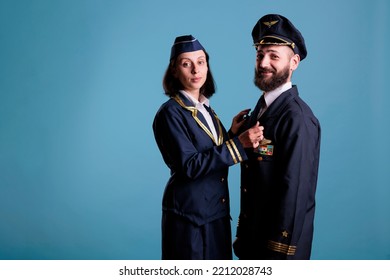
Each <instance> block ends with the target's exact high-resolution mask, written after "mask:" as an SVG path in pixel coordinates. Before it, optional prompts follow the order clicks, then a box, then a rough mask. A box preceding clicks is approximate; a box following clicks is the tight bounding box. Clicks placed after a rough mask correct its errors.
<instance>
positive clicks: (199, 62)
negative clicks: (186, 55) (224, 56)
mask: <svg viewBox="0 0 390 280" xmlns="http://www.w3.org/2000/svg"><path fill="white" fill-rule="evenodd" d="M205 63H206V61H204V60H200V61H198V64H199V65H204V64H205Z"/></svg>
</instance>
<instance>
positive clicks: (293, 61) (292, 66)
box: [290, 54, 301, 71]
mask: <svg viewBox="0 0 390 280" xmlns="http://www.w3.org/2000/svg"><path fill="white" fill-rule="evenodd" d="M300 61H301V57H300V56H299V54H294V55H293V56H292V57H291V59H290V69H291V70H292V71H295V70H296V69H297V68H298V65H299V62H300Z"/></svg>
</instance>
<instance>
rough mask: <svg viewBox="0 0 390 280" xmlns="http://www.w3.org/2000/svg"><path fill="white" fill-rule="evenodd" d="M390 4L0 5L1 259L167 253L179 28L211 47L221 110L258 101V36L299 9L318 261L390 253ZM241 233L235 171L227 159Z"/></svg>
mask: <svg viewBox="0 0 390 280" xmlns="http://www.w3.org/2000/svg"><path fill="white" fill-rule="evenodd" d="M389 3H390V2H389V1H387V0H373V1H354V0H337V1H336V0H329V1H320V2H318V1H311V0H300V1H299V0H297V1H291V0H275V1H266V0H245V1H233V0H232V1H229V0H224V1H217V0H212V1H210V0H200V1H196V2H193V1H183V0H167V1H157V0H156V1H152V0H133V1H129V0H114V1H112V0H66V1H65V0H63V1H61V0H57V1H50V0H37V1H27V0H26V1H23V0H15V1H14V0H2V1H1V2H0V71H1V73H0V259H3V260H4V259H5V260H6V259H159V258H160V254H161V249H160V239H161V233H160V217H161V198H162V194H163V190H164V186H165V183H166V181H167V179H168V177H169V170H168V169H167V167H166V166H165V165H164V163H163V161H162V158H161V155H160V153H159V151H158V149H157V146H156V144H155V142H154V138H153V133H152V121H153V118H154V115H155V113H156V111H157V109H158V108H159V106H160V105H161V104H162V103H163V102H165V100H166V99H167V97H166V96H165V95H164V94H163V89H162V85H161V81H162V77H163V74H164V71H165V69H166V67H167V65H168V59H169V53H170V47H171V44H172V42H173V40H174V38H175V37H176V36H179V35H184V34H192V35H194V36H195V37H197V38H198V39H199V40H200V42H202V44H203V45H204V46H205V47H206V49H207V51H208V52H209V54H210V56H211V60H210V66H211V69H212V71H213V74H214V76H215V79H216V83H217V87H218V88H217V93H216V95H214V96H213V98H212V99H211V104H212V106H213V108H214V109H215V111H216V112H217V113H218V115H219V117H220V119H221V120H222V122H223V123H224V124H225V126H226V127H229V126H230V124H231V119H232V117H233V116H234V115H235V114H236V113H237V112H238V111H240V110H241V109H244V108H253V107H254V105H255V103H256V101H257V99H258V98H259V94H260V92H259V90H258V89H257V88H256V87H255V86H254V85H253V82H252V79H253V69H254V62H255V50H254V48H253V47H252V41H251V35H250V34H251V30H252V27H253V25H254V24H255V23H256V21H257V20H258V19H259V18H260V17H261V16H262V15H264V14H267V13H279V14H282V15H284V16H286V17H288V18H290V19H291V21H292V22H293V23H294V24H295V25H296V26H297V27H298V28H299V29H300V30H301V32H302V34H303V36H304V37H305V40H306V44H307V48H308V56H307V58H306V59H305V60H304V61H303V62H302V63H301V64H300V66H299V68H298V70H297V71H296V72H295V74H294V76H293V83H294V84H297V85H298V87H299V90H300V94H301V97H302V98H303V99H304V100H305V101H306V102H307V103H308V104H309V105H310V106H311V107H312V109H313V111H314V113H315V114H316V115H317V117H318V118H319V120H320V121H321V124H322V130H323V131H322V133H323V136H322V149H321V162H320V173H319V181H318V191H317V212H316V220H315V236H314V242H313V252H312V258H313V259H390V239H389V236H390V217H389V216H390V203H389V199H390V190H389V189H390V184H389V182H390V172H389V171H390V170H389V168H390V149H389V146H390V144H389V143H390V125H389V124H388V122H389V119H390V111H389V109H388V106H387V105H388V104H389V103H390V97H389V96H390V95H389V93H388V92H387V90H388V89H386V86H387V84H386V80H387V79H388V77H389V74H390V71H389V68H388V67H387V64H389V62H390V56H389V52H388V50H387V49H388V46H389V44H390V33H389V30H388V27H389V26H390V4H389ZM229 184H230V192H231V200H232V201H231V215H232V218H233V221H232V229H233V234H234V233H235V227H236V223H237V217H238V213H239V166H234V167H232V168H231V169H230V177H229Z"/></svg>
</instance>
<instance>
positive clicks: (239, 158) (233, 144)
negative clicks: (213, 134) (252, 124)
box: [229, 139, 242, 162]
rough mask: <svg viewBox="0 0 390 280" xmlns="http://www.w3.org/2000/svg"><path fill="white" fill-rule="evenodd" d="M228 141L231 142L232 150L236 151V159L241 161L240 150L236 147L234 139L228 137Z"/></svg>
mask: <svg viewBox="0 0 390 280" xmlns="http://www.w3.org/2000/svg"><path fill="white" fill-rule="evenodd" d="M229 141H230V143H231V144H232V147H233V149H234V151H235V152H236V155H237V156H238V160H239V161H240V162H241V161H242V157H241V154H240V152H239V151H238V149H237V146H236V143H234V141H233V140H232V139H230V140H229Z"/></svg>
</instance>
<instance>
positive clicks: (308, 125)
mask: <svg viewBox="0 0 390 280" xmlns="http://www.w3.org/2000/svg"><path fill="white" fill-rule="evenodd" d="M252 37H253V42H254V45H255V47H256V51H257V59H256V68H255V78H254V83H255V85H256V86H257V87H258V88H259V89H260V90H262V91H263V92H264V93H263V94H262V96H261V98H260V99H259V102H258V103H257V105H256V107H255V109H254V111H253V113H252V114H251V116H250V117H249V119H248V123H247V126H248V127H250V126H252V125H253V124H254V123H256V122H257V121H259V122H260V125H262V126H264V138H265V139H264V140H263V141H262V143H261V145H260V146H259V148H258V149H256V150H247V151H246V152H247V154H248V160H246V161H244V162H242V163H241V211H240V216H239V221H238V226H237V235H236V236H237V239H236V240H235V242H234V244H233V247H234V252H235V254H236V255H237V256H238V257H239V258H240V259H310V254H311V245H312V239H313V221H314V210H315V192H316V185H317V175H318V164H319V155H320V134H321V133H320V131H321V129H320V124H319V122H318V120H317V118H316V117H315V116H314V114H313V113H312V111H311V109H310V108H309V106H308V105H307V104H306V103H305V102H304V101H303V100H302V99H301V98H300V97H299V96H298V89H297V87H296V86H295V85H294V86H293V85H292V82H291V77H292V73H293V72H294V71H295V70H296V69H297V68H298V65H299V63H300V62H301V61H302V60H303V59H304V58H305V57H306V54H307V51H306V46H305V41H304V39H303V37H302V35H301V33H300V32H299V31H298V30H297V29H296V28H295V27H294V25H293V24H292V23H291V22H290V21H289V20H288V19H287V18H285V17H283V16H281V15H275V14H270V15H266V16H264V17H262V18H261V19H260V20H259V21H258V22H257V23H256V25H255V26H254V28H253V31H252ZM264 101H265V103H264Z"/></svg>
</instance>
